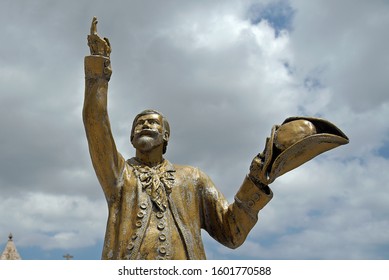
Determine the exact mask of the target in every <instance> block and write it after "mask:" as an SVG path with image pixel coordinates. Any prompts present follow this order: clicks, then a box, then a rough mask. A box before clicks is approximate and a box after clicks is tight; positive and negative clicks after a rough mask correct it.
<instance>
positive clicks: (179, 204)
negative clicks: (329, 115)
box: [83, 18, 316, 260]
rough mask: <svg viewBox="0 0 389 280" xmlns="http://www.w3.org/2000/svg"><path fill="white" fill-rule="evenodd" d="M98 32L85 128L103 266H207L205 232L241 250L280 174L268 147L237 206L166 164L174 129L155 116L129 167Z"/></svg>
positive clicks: (93, 37) (146, 122)
mask: <svg viewBox="0 0 389 280" xmlns="http://www.w3.org/2000/svg"><path fill="white" fill-rule="evenodd" d="M96 24H97V19H96V18H93V21H92V27H91V34H90V35H89V36H88V45H89V47H90V50H91V55H90V56H87V57H86V58H85V100H84V109H83V120H84V125H85V130H86V135H87V139H88V144H89V152H90V155H91V159H92V163H93V167H94V169H95V171H96V175H97V177H98V180H99V182H100V184H101V186H102V189H103V191H104V194H105V197H106V200H107V203H108V208H109V215H108V221H107V228H106V234H105V241H104V247H103V252H102V259H115V260H117V259H146V260H155V259H172V260H177V259H180V260H183V259H191V260H193V259H205V258H206V256H205V252H204V247H203V243H202V240H201V229H204V230H206V231H207V232H208V233H209V234H210V235H211V236H212V237H213V238H214V239H216V240H217V241H218V242H220V243H221V244H223V245H225V246H227V247H229V248H236V247H238V246H240V245H241V244H242V243H243V242H244V241H245V239H246V237H247V235H248V234H249V232H250V230H251V229H252V228H253V227H254V225H255V224H256V222H257V220H258V212H259V211H260V210H261V209H262V208H263V207H264V206H265V205H266V204H267V203H268V202H269V201H270V200H271V199H272V197H273V193H272V191H271V190H270V188H269V187H268V184H269V183H271V182H272V181H273V180H274V178H275V177H276V176H277V175H278V174H276V175H273V178H270V177H269V174H270V172H269V170H270V169H267V168H264V166H272V165H273V164H274V160H271V161H269V160H268V159H265V156H266V155H267V156H268V158H274V157H275V156H274V155H273V153H272V149H271V148H270V147H273V144H269V142H271V141H270V139H268V141H267V143H268V144H267V145H266V149H265V152H264V153H261V154H260V155H258V156H256V157H255V158H254V160H253V161H252V164H251V168H250V172H249V174H248V175H247V176H246V177H245V178H243V183H242V185H241V187H240V188H239V190H238V192H237V193H236V196H235V199H234V202H233V203H232V204H229V203H228V202H227V200H226V199H225V198H224V196H223V195H222V194H221V193H220V192H219V191H218V190H217V189H216V187H215V186H214V184H213V182H212V181H211V179H210V178H209V177H208V176H207V175H206V174H205V173H203V172H202V171H200V170H199V169H197V168H194V167H190V166H181V165H176V164H172V163H170V162H169V161H168V160H166V159H165V158H164V157H163V155H164V153H165V152H166V148H167V144H168V141H169V136H170V128H169V123H168V121H167V119H166V118H165V117H164V116H163V115H162V114H161V113H159V112H157V111H155V110H146V111H143V112H141V113H140V114H138V115H137V116H136V117H135V119H134V122H133V126H132V130H131V138H130V139H131V143H132V145H133V146H134V148H135V149H136V156H135V157H133V158H131V159H129V160H126V159H124V158H123V156H122V155H121V154H120V153H119V152H118V151H117V149H116V145H115V142H114V139H113V136H112V132H111V128H110V123H109V118H108V113H107V92H108V81H109V79H110V76H111V72H112V71H111V64H110V58H109V56H110V52H111V46H110V43H109V41H108V39H106V38H100V37H99V36H98V35H97V31H96ZM315 133H316V132H314V133H313V134H315ZM265 163H266V164H265ZM293 168H294V167H293ZM279 173H280V172H279Z"/></svg>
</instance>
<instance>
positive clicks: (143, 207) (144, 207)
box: [139, 202, 147, 210]
mask: <svg viewBox="0 0 389 280" xmlns="http://www.w3.org/2000/svg"><path fill="white" fill-rule="evenodd" d="M139 207H140V208H141V209H143V210H145V209H146V208H147V204H146V203H144V202H142V203H141V204H140V205H139Z"/></svg>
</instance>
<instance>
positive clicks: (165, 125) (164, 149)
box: [130, 109, 170, 154]
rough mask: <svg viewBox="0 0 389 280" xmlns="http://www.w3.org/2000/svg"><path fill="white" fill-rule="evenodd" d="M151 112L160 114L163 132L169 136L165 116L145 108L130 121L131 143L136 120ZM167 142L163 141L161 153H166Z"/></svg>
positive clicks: (168, 126)
mask: <svg viewBox="0 0 389 280" xmlns="http://www.w3.org/2000/svg"><path fill="white" fill-rule="evenodd" d="M151 114H157V115H160V116H161V117H162V124H163V134H165V133H166V132H167V134H168V136H170V125H169V122H168V120H167V119H166V118H165V116H164V115H162V114H161V113H160V112H158V111H156V110H153V109H147V110H144V111H142V112H140V113H139V114H138V115H136V117H135V118H134V121H133V122H132V128H131V136H130V141H131V143H132V140H133V139H134V130H135V124H136V121H137V120H138V119H139V118H140V117H142V116H145V115H151ZM167 144H168V141H165V142H164V144H163V151H162V153H163V154H164V153H166V150H167Z"/></svg>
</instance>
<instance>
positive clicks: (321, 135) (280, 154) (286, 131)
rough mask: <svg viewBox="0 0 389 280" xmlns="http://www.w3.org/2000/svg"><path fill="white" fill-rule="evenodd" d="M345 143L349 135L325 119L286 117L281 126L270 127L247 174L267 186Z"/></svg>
mask: <svg viewBox="0 0 389 280" xmlns="http://www.w3.org/2000/svg"><path fill="white" fill-rule="evenodd" d="M348 142H349V139H348V137H347V136H346V135H345V134H344V133H343V132H342V131H341V130H340V129H339V128H337V127H336V126H335V125H334V124H332V123H330V122H328V121H327V120H324V119H320V118H313V117H291V118H287V119H286V120H285V121H284V122H283V123H282V124H281V125H280V126H279V125H275V126H273V128H272V131H271V135H270V137H269V138H267V139H266V145H265V149H264V151H263V152H262V153H261V154H259V155H257V156H256V157H255V158H254V159H253V161H252V163H251V166H250V173H249V177H251V178H253V179H254V180H256V181H259V182H261V183H263V184H266V185H268V184H270V183H272V182H273V181H274V180H275V179H276V178H277V177H279V176H281V175H282V174H285V173H286V172H289V171H291V170H292V169H294V168H296V167H298V166H300V165H302V164H304V163H305V162H307V161H309V160H311V159H312V158H314V157H316V156H317V155H319V154H321V153H323V152H326V151H328V150H331V149H333V148H336V147H338V146H340V145H344V144H347V143H348Z"/></svg>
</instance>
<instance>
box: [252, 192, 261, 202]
mask: <svg viewBox="0 0 389 280" xmlns="http://www.w3.org/2000/svg"><path fill="white" fill-rule="evenodd" d="M252 198H253V200H254V201H258V200H259V198H260V195H259V193H255V194H253V196H252Z"/></svg>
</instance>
